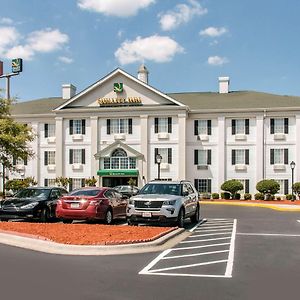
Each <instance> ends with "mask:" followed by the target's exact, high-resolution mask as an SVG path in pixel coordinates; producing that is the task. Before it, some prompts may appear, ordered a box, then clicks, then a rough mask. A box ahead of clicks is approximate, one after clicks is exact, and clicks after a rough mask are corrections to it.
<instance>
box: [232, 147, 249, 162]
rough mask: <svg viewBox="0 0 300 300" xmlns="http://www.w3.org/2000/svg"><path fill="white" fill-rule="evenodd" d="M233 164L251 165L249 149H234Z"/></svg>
mask: <svg viewBox="0 0 300 300" xmlns="http://www.w3.org/2000/svg"><path fill="white" fill-rule="evenodd" d="M231 162H232V165H239V164H242V165H249V149H233V150H232V152H231Z"/></svg>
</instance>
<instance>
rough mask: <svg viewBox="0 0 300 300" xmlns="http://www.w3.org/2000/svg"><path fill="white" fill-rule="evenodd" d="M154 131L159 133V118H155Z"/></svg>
mask: <svg viewBox="0 0 300 300" xmlns="http://www.w3.org/2000/svg"><path fill="white" fill-rule="evenodd" d="M154 133H158V118H154Z"/></svg>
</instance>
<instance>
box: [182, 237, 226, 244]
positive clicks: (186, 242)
mask: <svg viewBox="0 0 300 300" xmlns="http://www.w3.org/2000/svg"><path fill="white" fill-rule="evenodd" d="M230 238H231V236H228V237H222V238H215V239H205V240H192V241H191V240H190V241H183V242H180V243H179V244H189V243H199V242H210V241H218V240H228V239H230Z"/></svg>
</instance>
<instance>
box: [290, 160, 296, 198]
mask: <svg viewBox="0 0 300 300" xmlns="http://www.w3.org/2000/svg"><path fill="white" fill-rule="evenodd" d="M290 167H291V170H292V201H294V200H295V197H294V189H293V186H294V169H295V167H296V163H295V162H294V161H291V163H290Z"/></svg>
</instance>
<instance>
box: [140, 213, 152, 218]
mask: <svg viewBox="0 0 300 300" xmlns="http://www.w3.org/2000/svg"><path fill="white" fill-rule="evenodd" d="M151 216H152V214H151V212H143V213H142V217H143V218H151Z"/></svg>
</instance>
